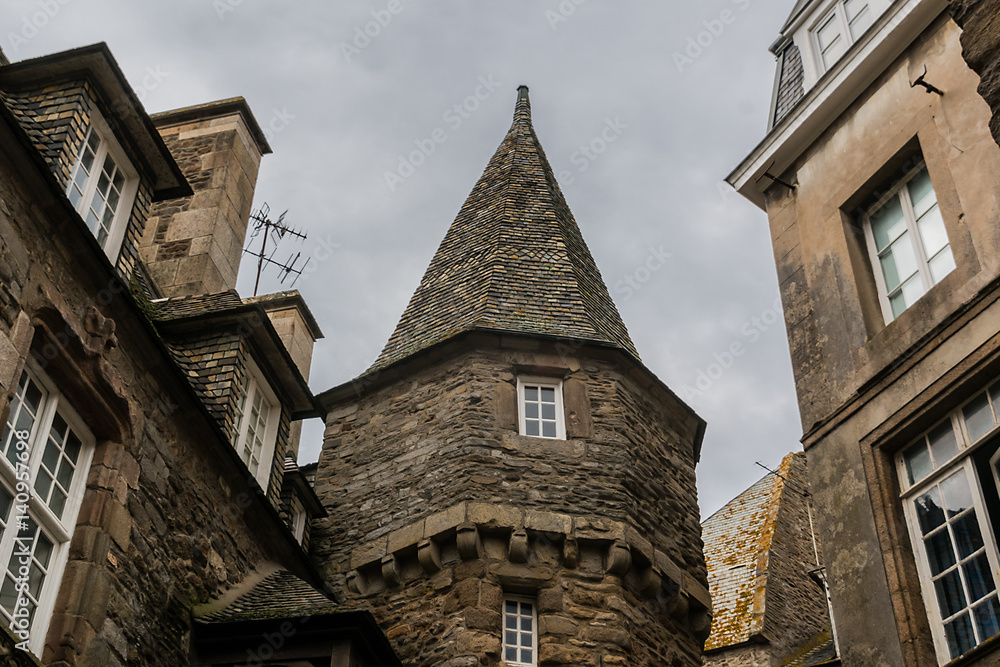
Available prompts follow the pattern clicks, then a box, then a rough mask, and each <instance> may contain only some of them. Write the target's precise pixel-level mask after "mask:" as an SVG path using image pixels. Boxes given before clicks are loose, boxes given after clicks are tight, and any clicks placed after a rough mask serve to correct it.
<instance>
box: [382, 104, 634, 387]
mask: <svg viewBox="0 0 1000 667" xmlns="http://www.w3.org/2000/svg"><path fill="white" fill-rule="evenodd" d="M472 330H488V331H498V332H510V333H520V334H538V335H548V336H562V337H567V338H571V339H582V340H586V341H594V342H598V343H604V344H610V345H613V346H615V347H618V348H620V349H622V350H624V351H625V352H627V353H628V354H630V355H632V356H633V357H635V358H636V359H638V353H637V352H636V350H635V346H634V345H633V343H632V340H631V338H629V334H628V330H627V329H626V328H625V324H624V323H623V322H622V319H621V316H620V315H619V314H618V310H617V308H615V305H614V302H613V301H612V300H611V296H610V294H609V293H608V288H607V286H606V285H605V283H604V280H603V279H602V278H601V274H600V271H599V270H598V268H597V264H596V263H595V262H594V258H593V257H592V256H591V254H590V250H589V249H588V248H587V244H586V242H585V241H584V240H583V235H582V234H581V233H580V228H579V227H578V226H577V224H576V220H575V219H574V218H573V214H572V212H571V211H570V209H569V206H568V205H567V203H566V199H565V197H564V196H563V194H562V191H561V190H560V188H559V184H558V183H557V182H556V178H555V175H554V173H553V171H552V167H551V166H550V165H549V162H548V160H547V159H546V157H545V152H544V151H543V150H542V147H541V145H540V144H539V142H538V137H537V136H536V135H535V131H534V128H533V127H532V124H531V105H530V102H529V100H528V89H527V88H526V87H524V86H522V87H521V89H520V90H519V95H518V101H517V107H516V110H515V113H514V122H513V125H512V126H511V128H510V131H509V132H508V133H507V136H506V137H505V138H504V140H503V142H502V143H501V144H500V147H499V148H498V149H497V152H496V154H495V155H494V156H493V158H492V159H491V160H490V162H489V165H488V166H487V167H486V171H485V172H484V173H483V176H482V177H481V178H480V179H479V182H478V183H476V186H475V188H473V191H472V194H470V195H469V198H468V199H467V200H466V202H465V204H464V206H462V209H461V210H460V211H459V213H458V216H457V217H456V218H455V221H454V222H453V223H452V226H451V228H450V229H449V230H448V233H447V234H446V235H445V238H444V240H443V241H442V242H441V246H440V247H439V248H438V251H437V253H436V254H435V255H434V258H433V259H432V260H431V264H430V266H429V267H428V269H427V272H426V273H425V274H424V277H423V280H421V282H420V286H419V287H418V288H417V290H416V292H415V293H414V294H413V297H412V298H411V299H410V303H409V305H408V306H407V308H406V311H405V312H404V313H403V316H402V318H401V319H400V321H399V324H398V325H397V327H396V330H395V332H394V333H393V334H392V336H391V337H390V338H389V342H388V343H387V344H386V346H385V349H383V351H382V354H381V355H380V356H379V358H378V359H377V360H376V362H375V364H374V365H373V366H372V367H371V368H370V369H369V371H368V372H374V371H377V370H380V369H382V368H384V367H387V366H390V365H392V364H394V363H396V362H399V361H402V360H403V359H405V358H407V357H409V356H411V355H413V354H416V353H417V352H420V351H421V350H424V349H426V348H428V347H431V346H432V345H435V344H437V343H440V342H442V341H444V340H446V339H448V338H450V337H452V336H455V335H457V334H460V333H463V332H467V331H472Z"/></svg>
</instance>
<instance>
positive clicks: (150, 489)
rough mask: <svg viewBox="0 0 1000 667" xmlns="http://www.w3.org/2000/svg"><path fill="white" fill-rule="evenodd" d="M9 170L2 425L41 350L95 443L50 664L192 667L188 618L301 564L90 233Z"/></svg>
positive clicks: (0, 169) (4, 202) (0, 199)
mask: <svg viewBox="0 0 1000 667" xmlns="http://www.w3.org/2000/svg"><path fill="white" fill-rule="evenodd" d="M10 160H11V157H10V154H8V153H5V152H0V273H2V274H3V275H4V282H5V285H6V286H7V287H6V291H5V294H7V295H10V297H11V298H10V300H9V301H8V303H6V304H5V309H4V312H5V313H6V317H5V322H7V325H6V326H5V327H4V329H3V330H2V331H0V388H2V390H3V391H2V393H0V419H5V418H6V414H7V411H8V409H9V391H10V389H11V388H12V387H13V386H14V383H15V382H16V379H17V378H18V377H19V375H20V371H21V368H22V367H23V365H24V362H25V359H26V357H27V356H28V354H29V349H32V350H34V352H35V353H36V355H37V358H38V359H39V363H40V364H41V365H42V366H43V372H44V373H45V374H47V375H48V376H49V377H50V379H51V380H52V381H53V382H55V383H56V384H57V385H58V386H59V388H60V391H62V392H63V393H64V394H65V395H66V399H67V401H68V402H70V403H71V404H72V405H73V407H74V408H75V409H76V410H77V412H79V413H80V414H81V415H83V418H84V419H85V420H86V422H87V425H88V427H89V428H90V429H91V431H92V432H93V433H94V435H95V437H96V439H97V448H96V452H95V455H94V460H93V465H92V467H91V470H90V472H89V477H88V480H87V489H86V492H85V496H84V500H83V506H82V508H81V510H80V515H79V518H78V522H77V527H76V530H75V531H74V534H73V537H72V542H71V545H70V555H69V560H68V563H67V566H66V569H65V573H64V576H63V580H62V583H61V586H60V589H59V593H58V596H57V601H56V610H57V611H56V613H55V615H54V616H53V618H52V621H51V623H50V626H49V632H48V634H47V638H46V639H47V641H46V649H45V654H44V659H45V662H46V664H50V665H69V664H79V665H86V666H93V667H98V666H100V667H114V666H120V665H125V664H136V665H150V666H163V667H167V666H170V667H174V666H178V665H181V666H183V665H187V664H188V642H187V638H188V635H189V632H190V614H189V610H190V607H191V605H193V604H196V603H200V602H205V601H207V600H208V599H209V598H210V597H212V596H214V595H216V594H218V593H220V592H221V591H223V590H225V589H226V588H228V587H229V586H231V585H233V584H234V583H236V582H239V581H241V580H242V579H243V578H244V577H245V576H246V575H247V573H248V572H250V571H251V570H253V569H254V568H255V567H257V566H258V565H259V564H260V563H262V562H263V561H275V560H285V561H287V562H291V563H294V562H296V558H297V556H296V555H295V554H294V553H293V552H292V551H291V547H290V546H289V545H287V544H286V543H285V542H283V541H282V540H281V539H280V538H278V539H275V532H274V531H275V529H276V526H278V527H279V529H280V524H278V523H277V522H272V521H271V519H270V515H269V513H268V512H266V511H264V509H265V505H264V502H263V500H262V499H260V498H258V497H253V496H252V495H251V493H250V491H249V487H248V485H247V484H246V477H247V473H246V471H245V469H243V471H242V472H241V471H240V468H239V467H238V465H234V464H233V462H232V459H231V458H230V457H228V456H227V454H228V453H227V451H226V450H225V448H227V447H229V445H228V443H227V442H226V440H225V438H224V437H221V438H220V437H219V433H218V431H217V430H216V427H215V426H214V424H213V423H212V420H211V419H209V418H207V417H205V416H203V413H202V412H201V411H200V410H199V409H198V408H197V404H196V403H195V401H194V399H193V398H192V396H191V393H190V390H189V388H188V387H186V386H185V384H184V381H183V378H182V377H181V376H180V375H179V373H177V371H176V370H175V369H174V367H173V366H172V363H173V362H172V361H171V359H170V358H169V356H168V355H167V354H166V352H165V351H164V350H163V348H162V347H161V346H160V343H159V342H158V341H156V340H155V339H154V338H152V337H151V333H150V330H149V328H148V327H147V326H145V325H144V324H142V322H141V319H140V318H141V317H142V315H141V313H140V312H139V310H138V309H137V308H135V307H134V306H133V305H132V304H131V303H129V301H128V299H127V298H126V296H125V295H124V294H123V292H122V289H121V288H120V286H119V285H117V284H116V283H114V282H112V281H109V278H108V277H107V276H105V277H104V278H99V277H97V276H100V275H101V271H102V270H103V269H101V268H100V264H99V263H98V262H97V261H96V259H95V258H89V257H87V256H86V255H83V254H82V253H81V252H80V246H79V243H80V240H81V239H84V238H85V236H84V235H85V234H88V233H89V232H88V231H87V230H86V228H85V227H84V225H83V223H82V222H81V221H80V220H79V219H76V220H74V219H69V218H65V217H62V216H58V217H55V218H50V217H49V213H50V212H51V211H52V209H51V208H50V207H46V206H44V205H43V203H44V202H45V201H48V200H49V199H50V198H51V196H52V195H51V194H50V193H49V192H48V191H41V192H38V191H35V190H33V189H32V188H33V187H38V184H40V183H42V181H40V180H39V179H34V180H30V179H31V178H32V177H31V176H30V174H31V173H32V172H31V169H32V167H24V166H23V165H21V164H18V165H15V164H12V163H11V161H10ZM29 183H31V185H29ZM43 185H44V184H43ZM151 629H152V630H151Z"/></svg>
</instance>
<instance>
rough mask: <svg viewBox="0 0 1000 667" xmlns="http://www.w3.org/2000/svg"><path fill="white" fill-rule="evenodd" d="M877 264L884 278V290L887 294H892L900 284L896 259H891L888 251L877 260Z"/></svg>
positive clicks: (891, 256)
mask: <svg viewBox="0 0 1000 667" xmlns="http://www.w3.org/2000/svg"><path fill="white" fill-rule="evenodd" d="M879 262H880V263H881V264H882V276H883V277H885V289H886V291H887V292H892V291H893V290H895V289H896V288H897V287H899V283H900V280H899V270H898V269H897V268H896V258H895V257H893V255H892V251H891V250H890V251H889V252H887V253H886V254H885V255H883V256H882V257H880V258H879Z"/></svg>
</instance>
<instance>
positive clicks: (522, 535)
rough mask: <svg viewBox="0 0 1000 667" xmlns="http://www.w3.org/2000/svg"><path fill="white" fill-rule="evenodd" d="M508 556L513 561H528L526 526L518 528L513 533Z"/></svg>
mask: <svg viewBox="0 0 1000 667" xmlns="http://www.w3.org/2000/svg"><path fill="white" fill-rule="evenodd" d="M508 557H509V558H510V562H512V563H527V562H528V532H527V531H526V530H525V529H524V528H518V529H516V530H515V531H514V532H513V533H511V535H510V547H509V549H508Z"/></svg>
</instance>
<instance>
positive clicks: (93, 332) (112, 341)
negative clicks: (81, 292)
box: [83, 306, 118, 355]
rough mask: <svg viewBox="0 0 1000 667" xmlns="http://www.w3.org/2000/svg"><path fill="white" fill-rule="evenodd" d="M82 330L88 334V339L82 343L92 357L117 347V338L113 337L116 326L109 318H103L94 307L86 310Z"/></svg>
mask: <svg viewBox="0 0 1000 667" xmlns="http://www.w3.org/2000/svg"><path fill="white" fill-rule="evenodd" d="M83 327H84V330H86V332H87V333H88V334H90V339H89V340H87V341H85V342H84V346H85V347H86V349H87V351H88V352H90V353H91V354H93V355H103V354H105V353H106V352H107V351H108V350H110V349H111V348H114V347H118V336H116V335H115V328H116V327H117V325H116V324H115V321H114V320H112V319H111V318H108V317H104V315H102V314H101V311H99V310H98V309H97V308H96V307H95V306H91V307H90V308H88V309H87V313H86V315H85V316H84V320H83Z"/></svg>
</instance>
